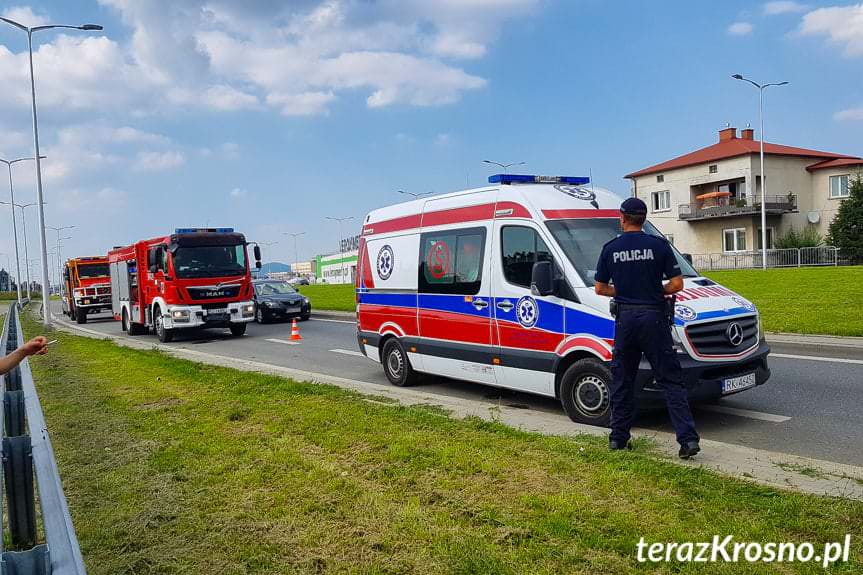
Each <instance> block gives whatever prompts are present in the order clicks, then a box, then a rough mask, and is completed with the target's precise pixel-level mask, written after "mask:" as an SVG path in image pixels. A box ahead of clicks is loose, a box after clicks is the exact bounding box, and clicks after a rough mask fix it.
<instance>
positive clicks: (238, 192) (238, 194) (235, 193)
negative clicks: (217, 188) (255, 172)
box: [229, 188, 249, 199]
mask: <svg viewBox="0 0 863 575" xmlns="http://www.w3.org/2000/svg"><path fill="white" fill-rule="evenodd" d="M229 195H230V196H231V197H232V198H234V199H242V198H245V197H246V196H248V195H249V190H244V189H242V188H234V189H233V190H231V193H230V194H229Z"/></svg>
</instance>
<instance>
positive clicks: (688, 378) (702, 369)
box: [636, 340, 770, 407]
mask: <svg viewBox="0 0 863 575" xmlns="http://www.w3.org/2000/svg"><path fill="white" fill-rule="evenodd" d="M769 353H770V346H769V345H767V342H765V341H764V340H761V342H760V343H759V344H758V347H757V348H755V351H753V352H752V353H751V354H749V355H748V356H746V357H744V358H742V359H738V360H733V361H727V362H711V363H705V362H703V361H698V360H696V359H693V358H691V357H689V356H688V355H686V354H678V359H679V360H680V368H681V370H682V372H683V382H684V384H685V385H686V389H687V391H688V393H689V401H690V402H693V403H699V402H705V401H712V400H715V399H718V398H719V397H722V396H723V395H730V393H725V392H724V387H725V386H726V382H727V381H728V380H734V379H735V378H740V377H744V376H749V375H750V374H754V376H755V385H754V386H750V387H745V388H743V389H740V390H739V391H735V392H734V393H739V392H740V391H746V390H748V389H753V388H755V387H757V386H759V385H763V384H764V383H765V382H766V381H767V380H768V379H769V378H770V367H769V366H768V364H767V355H768V354H769ZM636 389H640V390H641V392H640V394H639V402H640V404H641V405H643V406H645V407H651V406H654V407H658V406H660V405H665V395H664V394H663V393H662V389H660V387H659V386H658V385H657V384H656V382H655V381H654V378H653V372H652V371H651V369H650V365H649V364H648V363H647V362H646V361H645V360H642V363H641V365H640V366H639V370H638V376H637V377H636Z"/></svg>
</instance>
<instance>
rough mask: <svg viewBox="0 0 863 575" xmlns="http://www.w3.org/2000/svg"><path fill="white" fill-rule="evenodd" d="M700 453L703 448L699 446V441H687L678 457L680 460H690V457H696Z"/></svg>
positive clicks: (681, 447)
mask: <svg viewBox="0 0 863 575" xmlns="http://www.w3.org/2000/svg"><path fill="white" fill-rule="evenodd" d="M699 451H701V446H700V445H698V442H697V441H687V442H686V443H684V444H683V445H681V446H680V451H678V452H677V456H678V457H680V459H689V458H690V457H694V456H695V455H696V454H697V453H698V452H699Z"/></svg>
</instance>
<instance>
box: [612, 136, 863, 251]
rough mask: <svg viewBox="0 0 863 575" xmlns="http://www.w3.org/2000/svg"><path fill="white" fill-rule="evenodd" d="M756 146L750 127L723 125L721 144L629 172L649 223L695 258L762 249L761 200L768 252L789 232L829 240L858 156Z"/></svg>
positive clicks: (859, 164) (860, 169) (862, 166)
mask: <svg viewBox="0 0 863 575" xmlns="http://www.w3.org/2000/svg"><path fill="white" fill-rule="evenodd" d="M759 147H760V142H759V141H758V140H756V139H755V131H754V130H752V129H751V128H746V129H744V130H741V132H740V134H739V135H738V133H737V129H736V128H725V129H723V130H720V131H719V141H718V142H717V143H715V144H713V145H711V146H707V147H706V148H701V149H699V150H695V151H694V152H690V153H688V154H684V155H682V156H678V157H676V158H672V159H671V160H667V161H665V162H660V163H658V164H655V165H653V166H650V167H647V168H643V169H641V170H637V171H635V172H632V173H631V174H627V175H626V177H627V178H628V179H629V180H631V182H632V193H633V195H634V196H637V197H640V198H641V199H643V200H644V201H645V202H646V203H647V206H648V219H649V220H650V221H651V222H653V224H654V225H655V226H656V227H657V228H658V229H659V230H660V231H662V233H664V234H665V235H666V236H667V237H668V238H669V240H670V241H672V242H673V243H674V244H675V245H676V246H677V247H678V249H680V250H681V251H684V252H689V253H692V254H707V253H721V252H745V251H753V250H759V249H761V201H762V196H763V198H764V200H765V207H766V210H767V247H768V248H772V247H773V242H774V240H775V238H777V237H779V236H781V235H783V234H784V233H786V232H787V231H788V230H789V229H791V228H792V227H793V228H795V229H796V230H798V231H801V230H802V229H803V228H805V227H807V226H814V227H815V229H816V230H817V231H818V233H820V234H822V235H825V236H826V235H827V231H828V228H829V226H830V222H831V221H832V220H833V218H834V217H835V215H836V211H837V210H838V209H839V204H840V203H841V202H842V200H843V199H844V198H847V197H848V185H849V182H850V181H851V179H852V178H854V177H855V176H856V174H858V173H863V158H860V157H857V156H852V155H848V154H839V153H832V152H822V151H819V150H809V149H805V148H797V147H793V146H784V145H780V144H771V143H767V142H765V143H764V170H765V172H766V177H765V178H764V183H765V184H766V191H765V193H762V178H761V169H760V161H759Z"/></svg>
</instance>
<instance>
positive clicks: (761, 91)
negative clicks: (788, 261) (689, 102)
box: [731, 74, 788, 270]
mask: <svg viewBox="0 0 863 575" xmlns="http://www.w3.org/2000/svg"><path fill="white" fill-rule="evenodd" d="M731 77H732V78H734V79H735V80H742V81H744V82H749V83H750V84H752V85H753V86H755V87H756V88H758V131H759V132H761V133H760V136H761V137H760V138H758V139H759V140H760V146H759V154H760V156H761V168H760V170H761V269H765V270H766V269H767V174H765V173H764V89H765V88H769V87H770V86H784V85H786V84H787V83H788V82H773V83H770V84H759V83H758V82H754V81H752V80H750V79H749V78H744V77H743V75H742V74H734V75H732V76H731Z"/></svg>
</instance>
